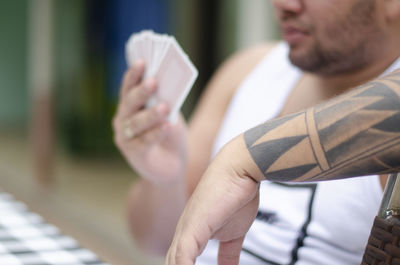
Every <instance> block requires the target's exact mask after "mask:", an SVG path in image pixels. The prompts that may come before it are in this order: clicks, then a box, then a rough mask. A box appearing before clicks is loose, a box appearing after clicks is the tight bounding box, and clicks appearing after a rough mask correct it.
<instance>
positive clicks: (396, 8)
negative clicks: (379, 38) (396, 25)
mask: <svg viewBox="0 0 400 265" xmlns="http://www.w3.org/2000/svg"><path fill="white" fill-rule="evenodd" d="M384 5H385V6H384V8H385V13H386V19H387V21H389V22H391V21H395V20H399V19H400V0H384Z"/></svg>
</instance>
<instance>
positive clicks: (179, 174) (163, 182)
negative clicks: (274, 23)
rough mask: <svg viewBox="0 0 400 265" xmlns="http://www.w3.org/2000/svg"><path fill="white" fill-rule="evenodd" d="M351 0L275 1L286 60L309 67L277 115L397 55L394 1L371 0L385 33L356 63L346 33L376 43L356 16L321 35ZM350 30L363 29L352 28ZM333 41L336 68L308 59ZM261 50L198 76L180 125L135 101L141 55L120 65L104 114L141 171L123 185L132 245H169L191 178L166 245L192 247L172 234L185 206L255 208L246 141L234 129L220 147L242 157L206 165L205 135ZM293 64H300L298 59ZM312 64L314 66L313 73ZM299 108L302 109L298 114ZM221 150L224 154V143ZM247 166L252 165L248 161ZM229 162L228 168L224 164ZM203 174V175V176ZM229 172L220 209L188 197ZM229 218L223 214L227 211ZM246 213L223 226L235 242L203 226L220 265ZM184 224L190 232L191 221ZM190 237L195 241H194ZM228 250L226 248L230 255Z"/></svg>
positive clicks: (325, 95) (148, 90)
mask: <svg viewBox="0 0 400 265" xmlns="http://www.w3.org/2000/svg"><path fill="white" fill-rule="evenodd" d="M359 1H360V0H352V1H348V0H336V1H333V0H331V1H315V0H275V1H274V5H275V8H276V13H277V17H278V20H279V22H280V23H281V25H282V31H283V33H284V34H283V37H284V39H285V40H286V41H287V42H288V43H289V45H290V48H291V49H290V58H291V60H292V61H293V62H294V63H296V64H297V65H300V66H301V64H304V65H311V66H312V67H314V68H315V69H316V70H315V71H314V72H306V73H305V74H304V76H303V78H302V79H301V80H300V82H299V83H298V84H297V85H296V86H295V87H294V89H293V91H292V93H291V94H290V95H289V97H288V99H287V102H286V103H285V105H284V106H283V107H282V111H281V113H280V115H279V116H280V117H283V116H287V115H294V113H298V112H301V111H302V110H304V109H307V108H310V107H312V106H314V105H316V104H319V103H322V102H325V101H327V100H329V99H331V98H333V97H335V96H336V95H338V94H341V93H343V92H345V91H347V90H348V89H349V88H351V87H356V86H357V85H360V84H363V83H365V82H367V81H368V80H371V79H373V78H375V77H377V76H378V75H379V74H380V73H381V72H382V71H383V70H384V69H386V68H387V67H388V66H389V65H390V64H391V63H392V62H393V61H394V59H395V58H397V57H398V56H399V54H398V48H397V47H399V43H400V41H399V40H398V39H394V38H393V36H394V35H395V36H399V35H400V34H393V33H395V32H396V33H398V32H397V31H398V29H399V28H400V25H399V21H398V20H395V19H394V18H395V17H397V16H398V14H397V13H395V12H394V10H396V9H395V8H393V7H391V8H388V7H387V6H386V4H387V5H389V4H390V5H395V6H396V1H383V0H376V1H374V2H375V5H374V6H375V11H374V13H373V15H372V17H374V18H375V19H374V20H373V22H374V25H375V27H372V30H375V33H376V34H378V33H379V35H382V37H381V38H382V40H383V38H384V37H385V38H387V37H390V38H389V39H385V41H382V43H381V46H380V47H379V49H378V50H377V49H376V48H374V46H368V47H369V48H370V49H363V50H364V51H365V52H368V54H363V53H362V54H361V55H358V57H359V56H361V57H365V58H366V59H368V60H370V61H371V63H369V64H368V65H363V67H361V68H360V66H359V65H358V66H355V65H353V64H352V63H351V62H353V61H354V60H355V59H356V58H355V57H354V58H353V57H349V56H350V55H353V54H354V49H352V50H350V51H344V50H342V49H344V48H345V47H348V46H349V44H348V43H347V42H350V43H351V41H355V42H356V40H357V42H358V44H359V45H360V44H362V43H363V41H362V38H363V37H365V40H364V42H365V43H367V42H368V43H369V42H371V43H370V44H368V45H372V42H376V41H377V40H374V39H370V38H367V37H369V35H370V34H367V31H368V29H369V28H371V27H365V28H363V24H362V23H359V24H360V25H359V29H358V31H355V32H349V33H348V34H346V35H345V34H343V35H342V34H339V35H337V34H334V35H332V36H329V35H326V33H327V32H326V31H327V30H334V29H335V30H339V31H340V30H343V26H342V25H347V24H348V23H355V22H354V21H351V22H348V23H346V21H343V23H340V25H339V24H338V25H335V23H333V21H335V19H339V18H340V19H343V20H345V19H346V18H351V17H352V16H350V15H349V14H351V12H352V11H353V10H354V5H355V4H356V3H359ZM383 3H386V4H383ZM339 6H340V8H339ZM386 9H388V10H390V11H391V12H392V14H391V15H390V16H389V15H388V14H387V13H388V12H386V11H385V10H386ZM288 14H289V15H290V16H289V17H290V19H288V18H287V17H288ZM369 15H370V14H369ZM316 21H318V23H315V22H316ZM396 23H397V24H396ZM310 25H312V26H310ZM369 26H370V25H369ZM293 27H294V29H293ZM303 27H304V28H303ZM302 30H303V31H304V30H306V32H302ZM361 30H363V31H361ZM396 30H397V31H396ZM293 32H294V33H293ZM357 33H362V34H359V36H358V35H357V36H355V35H356V34H357ZM292 34H294V35H292ZM340 37H343V38H345V39H343V40H340V41H341V42H339V43H338V42H336V44H335V45H332V46H330V42H331V41H339V39H340ZM356 37H357V38H356ZM344 44H346V46H344ZM337 46H338V47H339V48H341V50H340V51H341V52H343V54H346V56H344V55H343V56H344V57H345V58H347V62H346V60H344V61H343V62H341V63H340V65H342V66H341V67H336V66H337V65H339V63H338V62H336V61H334V62H332V66H330V67H327V69H323V68H322V67H316V66H315V65H317V66H318V65H321V64H322V65H325V64H326V65H327V64H328V63H327V62H326V58H325V57H328V56H325V57H323V63H321V61H320V59H318V58H316V59H315V61H316V62H312V63H310V62H309V60H310V57H317V56H316V55H315V54H316V53H317V54H319V53H322V52H324V53H325V52H326V53H327V52H328V51H332V50H333V54H338V51H336V50H334V48H335V47H336V48H337ZM336 48H335V49H336ZM270 50H271V45H261V46H258V47H255V48H251V49H249V50H246V51H244V52H241V53H238V54H236V55H234V56H233V57H231V58H230V59H229V60H228V61H227V62H226V63H224V64H223V65H222V66H221V67H220V69H219V70H218V71H217V73H216V74H215V75H214V76H213V78H212V79H211V81H210V82H209V84H208V85H207V88H206V90H205V93H204V95H203V96H202V98H201V99H200V102H199V104H198V106H197V107H196V110H195V112H194V114H193V116H192V118H191V120H190V122H189V124H186V122H185V121H184V120H183V119H182V118H181V119H180V120H179V121H178V122H177V123H176V124H169V123H167V122H166V121H165V117H166V116H167V113H168V107H167V106H166V105H164V104H162V103H161V104H159V105H157V106H155V107H154V108H150V109H145V108H143V106H144V104H145V102H146V101H147V99H148V98H149V97H150V95H151V94H152V93H154V92H155V91H156V89H157V80H153V79H148V80H142V75H143V71H144V69H145V67H146V66H145V65H144V63H143V62H140V61H139V62H137V64H136V65H135V66H134V67H132V68H131V69H130V70H129V71H128V72H127V73H126V75H125V77H124V80H123V83H122V86H121V99H120V103H119V106H118V110H117V113H116V115H115V117H114V120H113V128H114V132H115V142H116V145H117V146H118V148H119V149H120V150H121V152H122V154H123V155H124V157H125V158H126V160H127V161H128V163H129V164H130V165H131V166H132V167H133V168H134V169H135V171H136V173H137V174H138V175H139V176H140V179H139V180H138V181H136V182H135V183H134V184H133V185H132V189H131V192H130V194H129V198H128V218H129V224H130V228H131V231H132V234H133V236H134V238H135V240H136V243H137V244H138V245H139V246H140V247H141V248H143V249H145V250H146V251H149V252H151V253H156V254H160V255H164V254H165V253H166V251H167V250H168V247H169V245H170V244H171V241H172V238H173V236H174V231H175V228H176V224H177V222H178V219H179V216H180V215H181V213H182V211H183V209H184V207H185V204H186V202H187V198H188V197H189V196H190V195H191V194H192V192H193V190H194V189H195V188H196V187H197V188H196V192H195V193H194V194H193V195H192V197H191V199H190V202H189V204H188V207H187V208H186V210H184V213H183V216H184V217H183V219H181V221H180V223H179V226H178V228H177V230H176V231H177V232H176V236H175V240H174V244H173V245H172V246H179V247H183V248H182V249H181V250H188V249H189V248H190V249H191V251H193V249H195V248H192V247H193V246H192V245H191V244H192V243H193V241H191V242H190V244H187V245H186V244H183V245H182V244H181V243H182V241H181V239H182V238H185V237H180V236H178V235H180V234H181V233H183V231H182V230H181V228H183V227H184V226H183V224H185V223H186V222H187V219H186V218H187V217H188V215H190V214H192V213H193V214H194V215H193V216H199V218H200V216H202V217H204V215H201V214H200V213H196V210H203V214H204V213H205V212H206V211H207V212H208V215H207V216H214V215H215V216H218V215H216V214H217V213H221V214H223V213H225V214H229V213H231V212H232V211H231V210H232V209H233V208H229V207H231V206H230V204H229V202H235V203H234V206H235V207H236V206H237V205H240V209H242V208H243V213H242V212H241V210H238V209H235V211H234V213H235V217H238V220H242V219H241V216H248V215H249V214H250V215H251V214H252V213H254V211H256V210H254V209H256V208H257V202H258V200H257V198H258V193H257V187H258V181H256V179H255V178H253V175H252V174H256V175H257V174H260V172H261V171H260V169H259V167H258V165H257V164H256V163H254V162H253V163H250V166H249V164H247V163H245V164H243V162H241V161H253V160H252V159H253V158H252V154H251V153H250V152H243V150H247V149H246V142H245V141H244V138H243V137H242V138H240V139H236V140H235V142H237V143H238V144H237V145H231V146H232V148H224V149H223V150H229V152H239V151H240V152H243V153H242V154H243V155H245V156H246V157H245V158H243V160H238V159H236V160H235V159H233V160H231V162H230V163H229V165H226V161H225V160H224V159H217V160H216V161H217V162H216V161H214V162H213V163H212V164H211V165H210V167H209V168H208V169H207V167H208V166H209V158H210V155H211V150H212V144H213V142H214V140H215V137H216V134H217V132H218V129H219V126H220V124H221V122H222V120H223V117H224V115H225V111H226V108H227V106H228V104H229V102H230V100H231V97H232V95H233V94H234V92H235V90H236V88H237V87H238V85H239V84H240V83H241V82H242V80H243V79H244V78H245V77H246V76H247V74H248V73H249V72H250V71H251V70H252V69H253V68H254V66H255V65H256V64H257V63H258V62H259V61H260V60H262V59H263V58H264V56H265V55H266V54H267V53H268V52H269V51H270ZM376 54H379V56H376ZM367 55H368V56H367ZM374 55H375V56H374ZM331 57H332V56H329V58H331ZM357 60H359V59H357ZM300 63H301V64H300ZM311 66H308V67H311ZM334 66H335V67H334ZM344 66H346V67H347V70H346V71H345V70H341V69H340V68H342V67H344ZM302 67H304V68H306V66H302ZM335 68H336V69H335ZM349 68H354V69H352V70H351V71H350V70H348V69H349ZM310 69H311V68H310ZM319 69H320V70H319ZM317 70H319V72H318V71H317ZM309 71H311V70H309ZM266 89H273V88H266ZM299 115H300V114H299ZM305 116H306V117H309V116H307V115H305ZM127 122H128V123H129V126H130V128H131V130H132V131H133V132H134V134H135V137H133V138H131V139H127V138H126V137H125V136H124V133H123V131H124V128H125V125H126V123H127ZM309 124H312V123H309ZM309 126H310V128H311V127H312V128H315V126H311V125H309ZM306 128H308V127H306ZM313 139H314V138H313ZM234 146H235V147H234ZM222 152H223V153H226V152H228V151H222ZM221 157H225V156H221ZM238 158H239V157H238ZM155 161H156V162H155ZM214 164H216V165H218V164H221V165H226V167H223V166H213V165H214ZM233 165H235V166H233ZM271 165H272V164H271ZM242 166H243V167H242ZM246 167H247V168H246ZM249 167H250V169H251V170H248V168H249ZM217 168H221V169H223V172H222V174H221V177H220V178H212V177H211V176H213V174H214V173H215V171H214V169H215V170H217ZM232 168H233V169H234V170H232ZM245 168H246V172H253V173H252V174H247V173H246V174H242V173H243V171H241V170H244V169H245ZM206 169H207V171H206ZM227 169H229V170H227ZM218 170H220V169H218ZM247 170H248V171H247ZM212 172H214V173H212ZM256 172H257V173H256ZM232 174H233V175H235V176H240V178H231V177H232ZM202 175H204V176H203V177H202ZM205 176H210V177H205ZM242 176H246V177H242ZM249 176H251V177H249ZM200 178H201V179H202V181H201V183H204V184H201V183H200V184H199V185H197V184H198V182H199V180H200ZM203 179H205V180H204V181H205V182H203ZM213 181H214V182H213ZM215 181H217V182H215ZM230 181H233V187H232V186H230V188H229V191H230V192H229V194H232V195H231V196H225V197H224V199H223V200H222V201H219V202H224V201H225V202H226V203H224V205H226V206H227V207H228V208H226V209H225V210H223V211H222V209H219V208H215V209H212V208H210V209H212V210H210V209H205V208H204V207H202V206H201V205H197V204H193V201H196V200H198V201H199V202H202V203H203V202H204V205H207V200H208V199H207V198H204V197H202V191H203V192H204V191H209V190H210V189H211V188H213V189H212V190H214V189H215V187H221V192H222V191H224V188H223V186H224V185H225V184H224V183H226V182H230ZM227 187H228V186H227ZM231 188H233V192H231V191H232V190H230V189H231ZM218 189H219V188H218ZM197 190H198V191H197ZM225 194H228V192H227V190H225ZM249 194H251V196H249ZM218 196H220V195H219V194H212V193H209V200H210V202H211V201H213V200H214V201H213V202H215V198H219V199H221V198H220V197H218ZM203 200H205V201H203ZM248 204H250V205H251V207H244V206H245V205H248ZM190 205H192V206H190ZM193 205H197V206H198V208H193V207H194V206H193ZM197 206H196V207H197ZM192 211H193V212H192ZM210 211H211V212H210ZM220 211H222V212H220ZM189 213H190V214H189ZM230 217H232V216H231V215H230ZM232 218H233V217H232ZM253 219H254V218H253ZM185 220H186V221H185ZM199 220H200V219H199ZM232 220H233V219H232ZM246 222H247V223H246ZM251 222H252V220H251V218H250V219H246V221H245V222H244V223H240V222H238V223H237V224H236V223H235V222H232V227H234V228H237V229H236V231H237V232H238V233H237V234H235V236H234V239H235V241H234V243H235V244H230V243H232V242H230V240H228V239H229V236H230V234H231V233H230V232H231V231H230V232H229V233H224V232H223V231H222V230H220V229H219V228H218V230H219V231H220V232H221V233H214V232H212V233H211V232H210V233H204V235H207V236H209V235H212V236H213V237H216V238H219V239H221V240H222V242H224V243H223V244H222V247H221V248H222V253H225V254H224V255H225V258H222V260H220V264H224V262H228V261H224V260H225V259H227V260H229V257H230V256H232V259H233V260H235V259H236V255H237V251H238V249H235V247H238V244H236V243H237V242H239V241H240V240H242V238H241V235H242V234H243V231H245V230H246V227H247V225H248V224H249V223H251ZM211 225H212V226H210V227H214V228H215V227H216V226H217V227H219V225H221V224H217V225H215V224H211ZM214 225H215V226H214ZM199 231H200V230H199ZM246 231H247V230H246ZM187 232H188V231H187V230H185V233H184V234H185V235H186V236H187V234H186V233H187ZM189 232H193V231H192V230H190V231H189ZM191 237H192V238H191V239H193V234H191ZM185 240H187V237H186V239H184V241H185ZM237 240H239V241H237ZM195 244H197V241H195ZM186 246H187V248H186ZM171 249H174V248H171ZM175 250H176V249H175ZM197 250H199V249H198V248H196V251H197ZM230 251H231V253H232V255H230V254H229V253H230ZM188 253H190V255H191V256H190V257H191V258H194V257H195V255H197V254H199V252H195V251H194V252H188ZM181 254H182V252H179V251H178V252H174V251H170V254H169V258H168V261H169V262H170V263H169V264H186V263H174V259H175V258H177V255H178V256H179V255H181ZM192 254H193V255H192ZM185 255H186V254H185ZM185 257H186V256H185ZM188 264H191V263H188ZM225 264H227V263H225ZM229 264H231V263H229ZM232 264H234V263H232Z"/></svg>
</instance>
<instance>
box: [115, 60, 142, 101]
mask: <svg viewBox="0 0 400 265" xmlns="http://www.w3.org/2000/svg"><path fill="white" fill-rule="evenodd" d="M144 69H145V63H144V61H143V60H138V61H137V62H136V63H135V65H134V66H132V67H131V68H130V69H129V70H128V71H127V72H126V73H125V75H124V78H123V80H122V85H121V91H120V97H121V98H122V97H124V96H125V95H126V94H127V93H128V91H129V89H130V88H132V87H133V86H134V85H135V84H137V83H138V82H139V81H140V80H141V79H142V76H143V73H144Z"/></svg>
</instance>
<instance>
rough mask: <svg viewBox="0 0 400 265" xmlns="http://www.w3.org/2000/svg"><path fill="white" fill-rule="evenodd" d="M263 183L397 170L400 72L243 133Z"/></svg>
mask: <svg viewBox="0 0 400 265" xmlns="http://www.w3.org/2000/svg"><path fill="white" fill-rule="evenodd" d="M244 139H245V142H246V146H247V149H248V150H249V152H250V154H251V156H252V158H253V160H254V162H255V163H256V164H257V166H258V167H259V169H260V170H261V172H262V173H263V175H264V177H265V178H266V179H270V180H275V181H313V180H327V179H337V178H344V177H354V176H362V175H370V174H385V173H391V172H396V171H400V71H397V72H395V73H393V74H392V75H390V76H388V77H386V78H385V79H380V80H376V81H374V82H370V83H367V84H366V85H364V86H362V87H359V88H357V89H355V90H353V91H351V92H349V93H347V94H345V95H343V96H340V97H338V98H335V99H333V100H331V101H328V102H326V103H324V104H321V105H318V106H316V107H313V108H310V109H307V110H306V111H303V112H299V113H296V114H293V115H290V116H287V117H283V118H280V119H276V120H272V121H269V122H266V123H264V124H262V125H259V126H257V127H255V128H253V129H251V130H249V131H247V132H245V133H244Z"/></svg>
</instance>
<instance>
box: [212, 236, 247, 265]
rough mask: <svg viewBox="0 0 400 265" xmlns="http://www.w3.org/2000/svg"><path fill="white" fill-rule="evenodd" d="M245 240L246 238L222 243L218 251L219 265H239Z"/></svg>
mask: <svg viewBox="0 0 400 265" xmlns="http://www.w3.org/2000/svg"><path fill="white" fill-rule="evenodd" d="M243 240H244V236H243V237H239V238H237V239H233V240H230V241H227V242H220V243H219V249H218V265H237V264H239V258H240V251H241V250H242V245H243Z"/></svg>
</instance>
